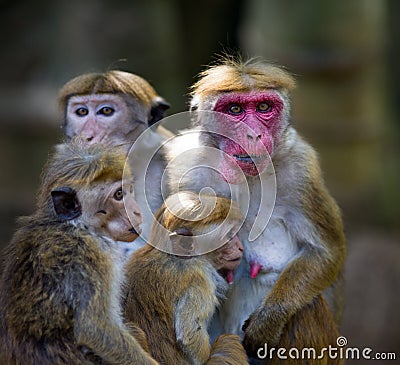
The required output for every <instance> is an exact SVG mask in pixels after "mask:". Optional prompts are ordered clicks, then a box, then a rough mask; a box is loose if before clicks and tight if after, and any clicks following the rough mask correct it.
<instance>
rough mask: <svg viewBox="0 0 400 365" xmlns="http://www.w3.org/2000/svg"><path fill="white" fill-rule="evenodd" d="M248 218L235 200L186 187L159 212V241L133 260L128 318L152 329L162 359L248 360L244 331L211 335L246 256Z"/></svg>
mask: <svg viewBox="0 0 400 365" xmlns="http://www.w3.org/2000/svg"><path fill="white" fill-rule="evenodd" d="M240 218H241V213H240V211H239V210H238V208H237V207H236V206H235V205H233V204H232V202H231V201H230V200H229V199H226V198H221V197H215V196H208V195H202V196H201V198H199V196H198V194H196V193H193V192H179V193H177V194H174V195H172V196H170V197H168V198H167V199H166V201H165V203H164V204H163V205H162V207H161V208H160V209H159V210H158V212H157V214H156V218H155V221H154V223H153V226H152V231H151V239H150V242H151V245H152V246H151V245H147V246H145V247H143V248H141V249H140V250H138V251H136V252H135V254H134V255H133V256H132V257H131V258H130V260H129V261H128V263H127V265H126V276H127V281H126V284H127V285H126V289H125V294H124V300H123V310H124V317H125V319H126V320H127V321H129V322H133V323H135V325H137V326H139V327H140V328H142V329H143V330H144V332H145V333H146V336H147V340H148V342H149V347H150V351H151V354H152V356H153V357H154V358H155V359H156V360H158V361H159V362H160V363H162V364H166V365H175V364H179V365H184V364H188V365H189V364H209V365H210V364H231V365H244V364H247V356H246V353H245V351H244V349H243V346H242V345H241V343H240V339H239V337H238V336H236V335H225V334H223V335H221V336H219V337H218V338H217V339H216V341H215V342H214V343H213V344H212V345H211V346H210V339H209V336H208V332H207V326H208V322H209V321H210V319H211V317H212V315H213V313H214V311H215V309H216V307H217V306H218V302H219V300H220V299H221V298H222V297H223V293H224V292H225V290H226V285H227V283H226V281H228V282H229V281H230V279H229V278H231V277H233V275H231V274H230V273H231V272H233V270H235V269H236V268H237V266H238V265H239V263H240V259H241V257H242V249H243V248H242V246H241V243H240V241H239V240H238V237H237V236H236V232H237V230H238V228H239V227H238V225H239V222H240ZM213 248H214V250H213V251H211V252H208V251H210V250H212V249H213ZM215 248H216V249H215ZM204 252H208V253H204ZM199 253H203V254H201V255H199ZM224 277H225V279H226V280H224Z"/></svg>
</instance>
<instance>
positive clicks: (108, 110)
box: [97, 106, 115, 117]
mask: <svg viewBox="0 0 400 365" xmlns="http://www.w3.org/2000/svg"><path fill="white" fill-rule="evenodd" d="M114 112H115V110H114V109H113V108H111V107H110V106H103V107H102V108H101V109H100V110H99V111H98V112H97V114H103V115H105V116H107V117H109V116H110V115H113V114H114Z"/></svg>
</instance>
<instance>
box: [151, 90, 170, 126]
mask: <svg viewBox="0 0 400 365" xmlns="http://www.w3.org/2000/svg"><path fill="white" fill-rule="evenodd" d="M170 107H171V105H169V104H168V103H167V102H166V101H165V100H164V99H163V98H162V97H160V96H157V97H156V98H155V99H154V100H153V102H152V104H151V112H150V115H151V118H150V120H149V127H151V126H152V125H153V124H155V123H157V122H158V121H159V120H161V119H162V118H164V115H165V111H166V110H168V109H169V108H170Z"/></svg>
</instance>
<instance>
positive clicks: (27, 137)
mask: <svg viewBox="0 0 400 365" xmlns="http://www.w3.org/2000/svg"><path fill="white" fill-rule="evenodd" d="M0 16H1V18H0V37H1V58H0V65H1V68H0V105H1V107H0V171H1V180H0V201H1V206H0V246H1V245H4V244H6V243H7V242H8V241H9V240H10V238H11V236H12V232H13V230H14V227H15V218H16V217H17V216H20V215H24V214H29V213H31V212H32V210H33V207H34V203H35V193H36V189H37V187H38V183H39V175H40V171H41V168H42V166H43V163H44V161H45V160H46V158H47V156H48V153H49V152H50V151H51V148H52V146H53V145H54V144H55V143H56V142H57V141H59V140H60V138H61V129H60V125H61V116H60V114H59V113H58V110H57V105H56V97H57V92H58V90H59V88H60V87H61V86H62V85H63V84H64V83H65V82H66V81H68V80H69V79H71V78H72V77H74V76H76V75H78V74H81V73H85V72H89V71H105V70H107V69H109V68H119V69H123V70H126V71H130V72H134V73H137V74H139V75H141V76H143V77H144V78H146V79H148V80H149V81H150V82H151V83H152V84H153V86H154V87H155V88H156V90H157V91H158V92H159V94H161V95H162V96H164V97H165V98H166V99H167V100H168V101H169V102H170V103H171V104H172V108H171V110H170V112H169V114H173V113H176V112H180V111H184V110H186V109H187V101H188V95H187V93H188V88H189V86H190V85H191V84H192V83H193V81H194V80H195V76H196V74H197V73H198V72H199V71H200V70H202V69H203V68H204V65H206V64H208V63H210V62H211V61H213V60H215V55H216V54H218V53H221V52H223V51H224V50H228V51H229V50H239V51H240V52H241V53H242V54H243V55H244V56H250V57H252V56H260V57H262V58H264V59H266V60H269V61H271V62H274V63H277V64H281V65H284V66H286V67H287V68H288V70H289V71H290V72H292V73H293V74H295V75H296V77H297V80H298V88H297V90H296V91H295V92H294V94H293V116H294V122H295V125H296V127H297V129H298V130H299V131H300V132H301V133H302V134H303V135H304V136H305V137H306V139H307V140H308V141H310V142H311V143H312V144H313V145H314V146H315V147H316V148H317V150H318V151H319V153H320V158H321V164H322V168H323V170H324V173H325V178H326V181H327V184H328V186H329V188H330V190H331V192H332V194H333V195H334V197H335V198H336V199H337V200H338V202H339V204H340V206H341V208H342V210H343V217H344V220H345V225H346V232H347V236H348V244H349V257H348V260H347V267H346V278H347V287H346V293H347V294H346V295H347V299H346V303H347V305H346V311H345V317H344V323H343V328H342V334H343V335H344V336H346V337H347V339H348V344H349V346H360V347H371V348H372V349H373V350H374V351H376V352H380V351H391V352H397V357H398V358H399V357H400V294H399V290H400V239H399V238H400V227H399V221H400V219H399V218H400V191H399V190H400V188H399V183H400V169H399V166H400V153H399V140H400V138H399V137H400V122H399V117H400V71H399V61H400V59H399V52H400V41H399V37H400V26H399V24H400V2H398V1H396V0H393V1H390V0H386V1H385V0H352V1H348V0H328V1H320V0H304V1H289V0H249V1H244V0H231V1H229V0H203V1H201V2H200V1H198V2H189V1H184V0H172V1H162V0H147V1H138V0H136V1H135V0H125V1H122V0H114V1H101V2H100V1H95V0H65V1H63V0H60V1H51V0H40V1H35V2H34V1H11V0H3V1H1V2H0ZM396 362H397V363H400V360H397V361H391V362H390V363H392V364H393V363H396ZM347 363H350V364H351V363H354V364H355V363H357V364H362V363H368V364H374V363H375V364H380V363H383V362H379V361H368V362H367V361H354V362H352V361H348V362H347Z"/></svg>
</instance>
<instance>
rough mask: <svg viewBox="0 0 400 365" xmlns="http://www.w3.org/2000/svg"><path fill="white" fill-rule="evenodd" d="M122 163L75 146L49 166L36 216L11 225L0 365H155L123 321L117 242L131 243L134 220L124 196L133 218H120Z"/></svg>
mask: <svg viewBox="0 0 400 365" xmlns="http://www.w3.org/2000/svg"><path fill="white" fill-rule="evenodd" d="M124 162H125V154H124V153H121V152H118V151H117V150H114V151H106V150H105V149H104V148H103V147H100V146H98V145H93V146H90V147H89V146H83V145H82V144H79V143H75V142H72V143H70V144H67V145H61V146H59V147H58V149H57V151H56V152H55V154H54V156H53V157H52V158H51V159H50V161H49V162H48V164H47V166H46V168H45V169H44V172H43V177H42V185H41V189H40V192H39V199H38V208H37V211H36V212H35V213H34V214H33V215H31V216H28V217H24V218H21V219H20V220H19V228H18V229H17V231H16V232H15V234H14V236H13V238H12V241H11V243H10V244H9V246H8V247H7V249H6V251H5V255H4V263H5V267H4V271H3V273H2V276H1V278H0V363H1V364H4V365H29V364H32V365H38V364H40V365H54V364H57V365H82V364H132V365H133V364H135V365H136V364H149V365H150V364H153V365H154V364H156V361H155V360H153V359H152V358H151V356H150V355H149V354H148V353H147V352H146V351H145V350H144V349H143V348H142V347H141V346H140V344H139V343H142V341H143V333H142V332H141V330H140V329H138V328H132V334H133V333H134V334H136V336H137V337H138V338H137V339H135V337H133V336H132V335H131V333H130V331H129V329H128V327H126V326H125V325H124V324H123V321H122V316H121V308H120V301H119V300H120V286H121V284H122V281H123V272H122V270H121V269H120V265H118V264H117V263H118V261H119V260H121V258H120V255H121V254H120V251H119V250H118V249H117V247H116V245H117V242H116V241H117V240H118V241H131V240H134V239H135V238H136V237H137V236H138V231H139V225H140V223H141V220H142V218H141V214H140V211H139V209H138V207H137V205H136V204H135V202H134V201H133V200H132V199H130V203H129V204H128V205H127V209H128V210H129V211H130V212H131V215H130V216H131V221H132V222H131V221H130V220H129V219H128V217H127V214H126V212H125V207H124V202H123V200H124V199H125V197H127V196H128V195H129V194H131V192H130V191H124V190H122V180H121V179H122V172H123V168H124ZM145 345H146V344H145V343H144V346H145Z"/></svg>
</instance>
